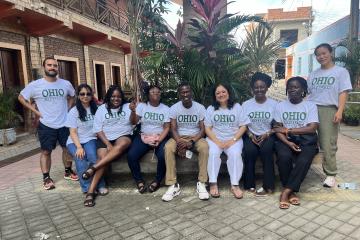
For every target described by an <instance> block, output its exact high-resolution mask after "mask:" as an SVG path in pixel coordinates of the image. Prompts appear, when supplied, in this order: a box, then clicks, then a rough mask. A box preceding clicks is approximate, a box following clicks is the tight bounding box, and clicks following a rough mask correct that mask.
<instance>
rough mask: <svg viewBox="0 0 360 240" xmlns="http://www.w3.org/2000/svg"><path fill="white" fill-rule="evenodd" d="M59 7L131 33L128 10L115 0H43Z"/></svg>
mask: <svg viewBox="0 0 360 240" xmlns="http://www.w3.org/2000/svg"><path fill="white" fill-rule="evenodd" d="M42 1H43V2H44V3H48V4H51V5H53V6H55V7H57V8H59V9H62V10H64V9H68V10H70V11H72V12H75V13H78V14H80V15H82V16H84V17H86V18H89V19H91V20H93V21H95V22H98V23H100V24H103V25H106V26H108V27H110V28H113V29H115V30H117V31H120V32H122V33H125V34H127V35H129V22H128V19H127V16H126V12H125V10H124V9H122V8H121V7H120V6H119V5H117V3H115V2H117V1H116V0H115V2H114V3H112V4H111V3H109V2H110V1H108V0H42Z"/></svg>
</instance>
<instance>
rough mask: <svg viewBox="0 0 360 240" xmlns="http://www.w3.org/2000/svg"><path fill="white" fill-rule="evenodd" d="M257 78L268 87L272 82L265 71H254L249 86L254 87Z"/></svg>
mask: <svg viewBox="0 0 360 240" xmlns="http://www.w3.org/2000/svg"><path fill="white" fill-rule="evenodd" d="M258 80H260V81H263V82H264V83H265V85H266V86H267V87H268V88H269V87H270V86H271V84H272V80H271V77H270V76H269V75H267V74H265V73H262V72H256V73H254V75H252V77H251V81H250V87H251V88H254V85H255V82H256V81H258Z"/></svg>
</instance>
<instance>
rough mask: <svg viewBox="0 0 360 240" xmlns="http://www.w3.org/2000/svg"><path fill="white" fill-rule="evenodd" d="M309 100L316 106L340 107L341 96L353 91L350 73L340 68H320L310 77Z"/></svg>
mask: <svg viewBox="0 0 360 240" xmlns="http://www.w3.org/2000/svg"><path fill="white" fill-rule="evenodd" d="M308 88H309V93H310V95H309V96H308V100H309V101H312V102H314V103H315V104H316V105H322V106H329V105H335V106H338V105H339V94H340V93H341V92H343V91H350V90H351V89H352V86H351V81H350V75H349V72H348V71H347V70H346V69H345V68H343V67H339V66H336V65H335V66H334V67H332V68H330V69H321V68H318V69H316V70H315V71H313V72H312V73H310V75H309V77H308Z"/></svg>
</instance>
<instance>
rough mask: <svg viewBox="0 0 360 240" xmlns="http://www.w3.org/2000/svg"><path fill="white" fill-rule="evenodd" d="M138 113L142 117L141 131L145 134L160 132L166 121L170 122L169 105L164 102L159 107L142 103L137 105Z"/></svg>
mask: <svg viewBox="0 0 360 240" xmlns="http://www.w3.org/2000/svg"><path fill="white" fill-rule="evenodd" d="M136 114H137V115H138V116H139V117H140V118H141V119H140V121H141V132H143V133H145V134H160V133H161V132H162V131H163V130H164V127H163V126H164V123H167V122H170V118H169V107H168V106H166V105H164V104H162V103H160V105H159V106H157V107H153V106H151V105H150V104H149V103H140V104H139V105H138V106H137V107H136Z"/></svg>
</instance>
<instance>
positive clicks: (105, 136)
mask: <svg viewBox="0 0 360 240" xmlns="http://www.w3.org/2000/svg"><path fill="white" fill-rule="evenodd" d="M131 105H132V106H130V104H128V103H126V102H125V99H124V93H123V91H122V90H121V89H120V87H118V86H116V85H112V86H110V88H109V89H108V91H107V92H106V95H105V98H104V104H103V105H101V106H100V107H99V108H98V110H97V111H96V114H95V118H94V126H93V132H95V133H96V135H97V137H98V140H97V143H96V145H97V154H98V157H99V160H98V162H97V163H96V164H94V165H92V166H91V167H89V168H88V169H87V170H86V171H85V172H84V173H83V174H82V178H83V179H89V178H90V177H91V176H93V175H94V177H93V179H92V181H91V185H90V188H89V190H88V193H87V195H86V199H85V201H84V205H85V206H87V207H92V206H94V205H95V201H94V200H95V194H94V191H95V188H96V185H97V184H98V182H99V181H100V179H101V177H102V176H103V173H104V171H105V168H106V166H107V165H108V164H109V163H110V162H111V161H113V160H114V159H115V158H117V157H119V156H120V155H121V154H123V153H124V152H125V150H126V149H127V148H128V147H129V146H130V143H131V133H132V123H134V122H135V118H136V114H135V107H134V106H135V104H134V103H131ZM131 108H133V109H134V110H131Z"/></svg>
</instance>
